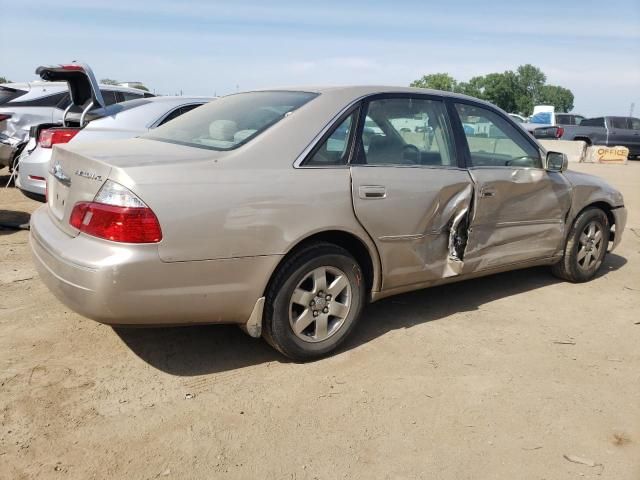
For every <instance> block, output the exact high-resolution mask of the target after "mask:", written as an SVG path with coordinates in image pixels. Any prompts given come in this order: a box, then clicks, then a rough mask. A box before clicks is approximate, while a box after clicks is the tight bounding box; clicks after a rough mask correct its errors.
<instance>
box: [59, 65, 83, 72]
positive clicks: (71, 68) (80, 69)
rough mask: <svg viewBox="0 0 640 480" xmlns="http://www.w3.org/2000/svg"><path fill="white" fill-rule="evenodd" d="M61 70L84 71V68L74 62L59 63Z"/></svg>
mask: <svg viewBox="0 0 640 480" xmlns="http://www.w3.org/2000/svg"><path fill="white" fill-rule="evenodd" d="M60 66H61V67H62V69H63V70H76V71H84V68H82V66H80V65H76V64H75V63H67V64H65V65H60Z"/></svg>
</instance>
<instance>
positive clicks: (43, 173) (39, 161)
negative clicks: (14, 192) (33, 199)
mask: <svg viewBox="0 0 640 480" xmlns="http://www.w3.org/2000/svg"><path fill="white" fill-rule="evenodd" d="M50 160H51V149H44V148H36V149H35V150H33V152H31V153H30V154H28V153H27V152H23V153H22V154H21V155H20V164H19V166H18V178H17V181H16V186H17V187H18V188H19V189H20V190H22V192H23V193H25V192H29V193H32V194H36V195H40V196H42V198H44V195H45V190H46V180H45V179H46V178H47V174H48V170H49V162H50ZM25 195H27V193H25Z"/></svg>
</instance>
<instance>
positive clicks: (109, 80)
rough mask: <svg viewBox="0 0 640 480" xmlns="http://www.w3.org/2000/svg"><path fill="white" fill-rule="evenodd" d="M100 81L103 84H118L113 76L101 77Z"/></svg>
mask: <svg viewBox="0 0 640 480" xmlns="http://www.w3.org/2000/svg"><path fill="white" fill-rule="evenodd" d="M100 83H101V84H103V85H118V81H117V80H114V79H113V78H103V79H102V80H100Z"/></svg>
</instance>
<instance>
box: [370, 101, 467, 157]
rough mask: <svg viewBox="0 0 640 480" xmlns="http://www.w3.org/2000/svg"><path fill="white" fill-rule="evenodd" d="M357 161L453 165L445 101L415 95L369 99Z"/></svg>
mask: <svg viewBox="0 0 640 480" xmlns="http://www.w3.org/2000/svg"><path fill="white" fill-rule="evenodd" d="M358 163H364V164H367V165H418V166H455V165H456V160H455V155H454V149H453V142H452V140H451V135H450V131H449V123H448V121H447V116H446V109H445V107H444V103H443V102H441V101H438V100H427V99H416V98H388V99H381V100H373V101H371V102H369V104H368V105H367V112H366V117H365V123H364V126H363V130H362V136H361V139H360V149H359V159H358Z"/></svg>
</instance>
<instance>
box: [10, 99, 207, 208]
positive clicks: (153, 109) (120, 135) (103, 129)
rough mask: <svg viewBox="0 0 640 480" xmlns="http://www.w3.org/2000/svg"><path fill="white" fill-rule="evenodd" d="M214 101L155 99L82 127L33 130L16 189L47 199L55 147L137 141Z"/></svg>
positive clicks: (115, 108) (117, 108)
mask: <svg viewBox="0 0 640 480" xmlns="http://www.w3.org/2000/svg"><path fill="white" fill-rule="evenodd" d="M211 100H213V99H212V98H205V97H193V98H189V97H154V98H144V99H140V100H131V101H128V102H123V103H119V104H117V105H111V106H109V107H106V108H105V109H101V110H99V111H97V112H95V113H94V114H88V115H87V119H86V120H87V121H88V123H86V125H85V126H84V127H83V128H80V127H79V126H75V127H54V128H47V125H46V124H45V125H44V128H38V127H36V128H34V129H32V135H31V137H30V139H29V143H28V144H27V146H26V148H25V149H24V150H23V153H22V155H20V157H19V159H18V176H17V180H16V186H17V187H18V188H19V189H20V190H21V191H22V193H24V194H25V195H26V196H28V197H29V198H33V199H35V200H39V201H44V200H45V190H46V181H45V179H46V177H47V172H48V170H49V160H50V159H51V154H52V151H53V146H54V145H56V144H61V143H70V142H72V143H74V144H76V143H81V142H90V141H99V140H117V139H124V138H134V137H137V136H139V135H142V134H143V133H146V132H148V131H149V130H151V129H153V128H155V127H159V126H160V125H164V124H165V123H167V122H168V121H170V120H172V119H174V118H176V117H178V116H180V115H182V114H183V113H186V112H188V111H189V110H192V109H194V108H196V107H199V106H200V105H204V104H205V103H207V102H209V101H211Z"/></svg>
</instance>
